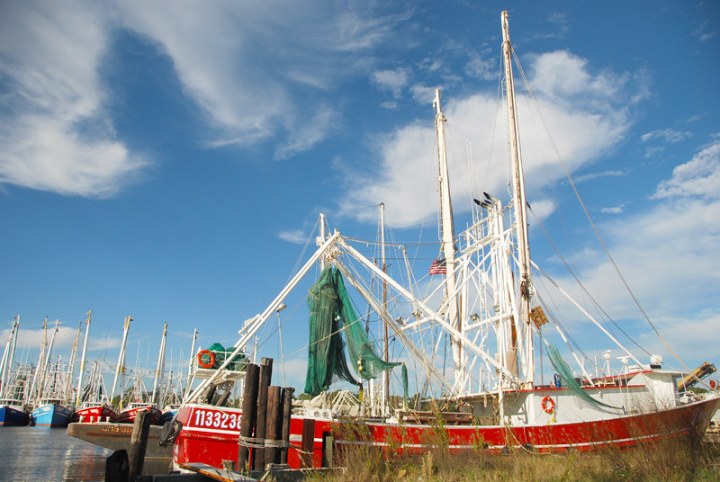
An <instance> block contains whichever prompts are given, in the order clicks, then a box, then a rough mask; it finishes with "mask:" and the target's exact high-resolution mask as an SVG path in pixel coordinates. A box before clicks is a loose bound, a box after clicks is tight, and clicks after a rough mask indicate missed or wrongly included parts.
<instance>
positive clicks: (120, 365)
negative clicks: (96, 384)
mask: <svg viewBox="0 0 720 482" xmlns="http://www.w3.org/2000/svg"><path fill="white" fill-rule="evenodd" d="M131 321H133V319H132V316H126V317H125V319H124V320H123V339H122V343H121V345H120V354H119V355H118V362H117V366H116V367H115V378H113V384H112V390H110V403H112V402H113V399H114V398H115V388H117V380H118V376H119V375H120V372H122V373H123V375H125V345H126V344H127V337H128V332H129V331H130V322H131ZM123 385H124V384H123ZM120 398H121V399H122V396H121V397H120ZM121 401H122V400H121ZM120 405H122V404H118V408H120Z"/></svg>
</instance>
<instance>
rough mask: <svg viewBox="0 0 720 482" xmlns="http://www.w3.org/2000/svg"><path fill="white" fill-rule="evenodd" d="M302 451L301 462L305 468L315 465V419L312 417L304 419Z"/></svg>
mask: <svg viewBox="0 0 720 482" xmlns="http://www.w3.org/2000/svg"><path fill="white" fill-rule="evenodd" d="M300 444H301V445H302V452H301V453H300V462H301V464H302V466H303V467H305V468H312V466H313V449H314V448H315V420H313V419H311V418H306V419H303V428H302V441H301V442H300Z"/></svg>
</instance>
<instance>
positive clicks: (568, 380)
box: [548, 345, 619, 409]
mask: <svg viewBox="0 0 720 482" xmlns="http://www.w3.org/2000/svg"><path fill="white" fill-rule="evenodd" d="M548 355H549V357H550V363H551V364H552V366H553V368H555V371H556V372H557V373H558V375H560V378H562V380H563V382H565V385H567V387H568V388H569V389H570V390H571V391H572V392H573V393H575V394H577V395H578V396H579V397H580V398H582V399H583V400H585V401H586V402H588V403H590V404H592V405H596V406H600V407H606V408H615V409H617V408H619V407H615V406H613V405H608V404H607V403H603V402H601V401H599V400H595V399H594V398H593V397H591V396H590V395H589V394H588V393H587V392H586V391H585V390H583V389H582V387H581V386H580V383H578V381H577V380H575V377H574V376H573V372H572V370H571V369H570V367H569V366H568V364H567V363H565V360H563V358H562V356H561V355H560V352H559V351H558V349H557V348H555V347H554V346H552V345H548Z"/></svg>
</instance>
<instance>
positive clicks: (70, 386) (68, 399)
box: [63, 322, 82, 404]
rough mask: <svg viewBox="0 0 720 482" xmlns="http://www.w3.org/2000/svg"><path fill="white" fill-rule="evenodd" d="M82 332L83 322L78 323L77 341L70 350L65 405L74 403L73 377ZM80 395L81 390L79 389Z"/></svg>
mask: <svg viewBox="0 0 720 482" xmlns="http://www.w3.org/2000/svg"><path fill="white" fill-rule="evenodd" d="M81 331H82V322H80V323H78V329H77V333H76V334H75V341H74V342H73V346H72V349H71V350H70V360H69V362H68V371H67V376H66V377H65V393H64V394H63V399H64V401H65V403H68V404H71V403H73V399H72V390H73V376H75V360H76V359H77V349H78V343H79V342H80V332H81ZM78 393H80V388H79V387H78Z"/></svg>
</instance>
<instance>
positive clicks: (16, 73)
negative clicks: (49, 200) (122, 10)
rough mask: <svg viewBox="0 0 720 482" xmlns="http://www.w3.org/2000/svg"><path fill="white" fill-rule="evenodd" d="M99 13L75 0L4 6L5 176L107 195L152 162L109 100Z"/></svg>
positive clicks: (0, 175)
mask: <svg viewBox="0 0 720 482" xmlns="http://www.w3.org/2000/svg"><path fill="white" fill-rule="evenodd" d="M100 12H101V9H97V10H96V9H94V8H93V6H92V4H81V3H76V2H65V3H62V4H59V3H52V4H44V3H43V4H39V3H35V2H21V3H9V4H6V5H4V6H3V15H0V54H1V58H2V60H1V61H0V74H1V75H2V76H3V77H4V78H5V79H6V81H5V83H4V84H3V95H2V100H1V101H0V102H2V114H0V121H1V122H2V123H3V129H2V130H1V131H0V183H3V184H14V185H19V186H24V187H29V188H32V189H39V190H45V191H52V192H57V193H60V194H65V195H77V196H86V197H107V196H111V195H113V194H114V193H115V192H117V191H118V190H119V189H121V188H122V187H123V186H124V185H126V184H127V183H128V182H131V181H132V180H133V179H134V176H135V174H136V173H138V172H139V171H141V170H142V169H143V168H144V167H145V166H146V165H147V164H148V160H147V159H145V158H144V157H143V156H141V155H138V154H136V153H132V152H130V151H129V149H127V147H125V146H124V145H123V143H122V142H121V141H118V140H117V139H116V136H115V132H114V130H113V126H112V122H111V120H110V118H109V116H108V113H107V111H106V110H105V107H104V101H105V97H106V95H107V93H106V92H105V90H104V86H103V83H102V81H101V79H100V78H99V75H98V71H97V67H98V65H99V63H100V61H101V59H102V57H103V54H104V52H105V49H106V48H107V44H108V35H107V28H106V20H107V17H106V14H103V13H100Z"/></svg>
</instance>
